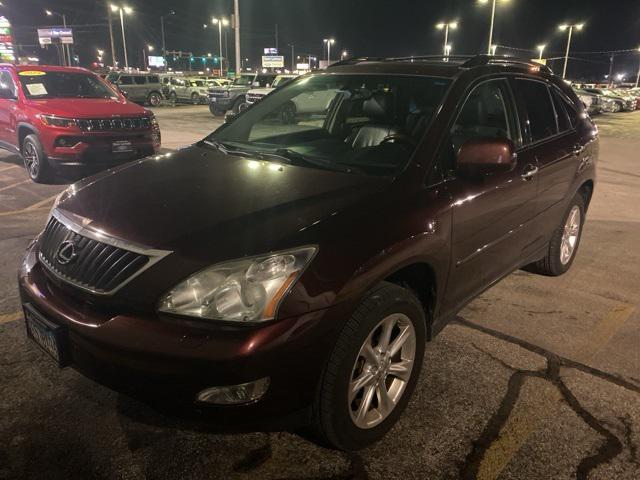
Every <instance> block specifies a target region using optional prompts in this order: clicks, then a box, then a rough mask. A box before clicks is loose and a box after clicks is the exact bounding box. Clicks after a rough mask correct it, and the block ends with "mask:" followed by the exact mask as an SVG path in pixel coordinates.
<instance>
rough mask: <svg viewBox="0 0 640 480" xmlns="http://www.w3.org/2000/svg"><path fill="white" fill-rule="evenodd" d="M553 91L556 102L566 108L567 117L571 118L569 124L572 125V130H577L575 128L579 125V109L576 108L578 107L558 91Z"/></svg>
mask: <svg viewBox="0 0 640 480" xmlns="http://www.w3.org/2000/svg"><path fill="white" fill-rule="evenodd" d="M551 91H552V92H553V97H554V102H556V103H559V104H560V105H562V106H563V107H564V110H565V112H566V113H567V116H568V117H569V124H570V125H571V127H570V128H575V126H576V125H577V124H578V109H577V108H576V106H575V105H574V104H573V102H572V101H570V100H569V99H568V98H567V97H566V96H565V95H563V94H562V93H560V92H559V91H558V90H556V89H555V88H554V89H552V90H551Z"/></svg>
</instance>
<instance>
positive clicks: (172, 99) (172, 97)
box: [169, 92, 178, 105]
mask: <svg viewBox="0 0 640 480" xmlns="http://www.w3.org/2000/svg"><path fill="white" fill-rule="evenodd" d="M169 101H170V102H171V103H172V104H173V105H175V104H176V103H178V94H177V93H176V92H171V93H170V94H169Z"/></svg>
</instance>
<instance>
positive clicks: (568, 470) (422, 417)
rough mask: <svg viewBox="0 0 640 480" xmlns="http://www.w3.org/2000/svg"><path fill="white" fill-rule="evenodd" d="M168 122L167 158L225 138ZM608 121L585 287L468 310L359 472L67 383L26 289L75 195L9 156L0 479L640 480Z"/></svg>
mask: <svg viewBox="0 0 640 480" xmlns="http://www.w3.org/2000/svg"><path fill="white" fill-rule="evenodd" d="M156 113H157V115H158V118H159V121H160V125H161V128H162V133H163V143H164V146H165V147H166V148H177V147H179V146H180V145H184V144H187V143H190V142H193V141H196V140H198V139H199V138H202V136H204V134H206V133H207V132H209V131H211V130H213V129H214V128H215V127H216V126H217V125H219V124H220V120H219V119H214V118H213V117H212V116H211V115H210V113H209V112H208V109H207V107H206V106H200V107H194V106H185V107H175V108H172V107H163V108H159V109H156ZM596 121H597V122H598V124H599V127H600V129H601V136H602V139H601V156H600V164H599V166H598V180H599V183H598V185H597V187H596V193H595V196H594V198H593V201H592V204H591V207H590V210H589V213H588V218H587V223H586V226H585V230H584V236H583V238H582V243H581V246H580V252H579V254H578V257H577V259H576V261H575V263H574V266H573V268H572V270H571V271H570V272H569V273H567V274H566V275H564V276H562V277H558V278H548V277H540V276H536V275H532V274H529V273H526V272H516V273H514V274H513V275H511V276H510V277H508V278H507V279H506V280H504V281H503V282H501V283H500V284H498V285H496V286H495V287H493V288H492V289H490V290H489V291H487V292H486V293H485V294H483V295H482V296H481V297H479V298H478V299H476V300H475V301H474V302H473V303H471V304H470V305H469V306H468V307H467V308H466V309H465V310H464V311H462V312H461V313H460V315H459V317H458V319H457V320H456V321H455V322H453V323H452V324H451V325H449V326H448V327H447V328H445V330H444V331H443V332H442V333H441V334H440V335H439V336H438V337H437V338H436V339H435V341H433V342H432V343H430V344H429V345H428V346H427V350H426V355H425V360H424V365H423V371H422V377H421V379H420V381H419V384H418V387H417V389H416V392H415V395H414V397H413V399H412V401H411V403H410V405H409V407H408V409H407V410H406V412H405V414H404V415H403V417H402V418H401V420H400V422H399V423H398V424H397V425H396V426H395V427H394V428H393V430H392V431H391V432H390V433H389V434H388V435H387V437H386V438H385V439H384V441H382V442H380V443H378V444H376V445H374V446H372V447H370V448H368V449H366V450H364V451H361V452H358V453H357V454H346V453H342V452H337V451H333V450H327V449H324V448H322V447H320V446H317V445H316V444H314V443H312V442H310V441H308V440H307V439H306V438H305V437H304V436H302V435H299V434H298V433H294V432H253V433H230V432H221V431H219V430H217V429H216V428H215V427H214V426H211V425H207V426H204V425H198V424H194V423H192V422H187V421H184V420H177V419H174V418H171V417H168V416H164V415H162V414H160V413H158V412H155V411H154V410H152V409H151V408H150V407H148V406H146V405H144V404H142V403H139V402H137V401H134V400H132V399H130V398H128V397H126V396H124V395H121V394H118V393H115V392H113V391H110V390H108V389H106V388H104V387H102V386H100V385H98V384H96V383H94V382H92V381H90V380H87V379H85V378H84V377H82V376H80V375H79V374H77V373H76V372H75V371H73V370H71V369H65V370H59V369H57V367H55V366H54V365H53V363H52V362H51V361H50V359H49V358H48V357H47V356H46V354H44V353H43V352H41V351H40V350H39V349H38V348H37V347H36V346H35V345H34V344H33V343H32V342H30V341H28V340H27V338H26V335H25V329H24V324H23V320H22V314H21V313H20V303H19V299H18V295H17V288H16V281H15V277H16V271H17V269H18V265H19V262H20V260H21V255H22V252H23V250H24V248H25V246H26V245H27V243H28V241H29V240H30V239H31V238H32V237H33V236H34V235H35V234H37V232H38V231H39V230H40V229H41V228H42V226H43V222H44V221H45V219H46V216H47V213H48V211H49V208H50V206H51V203H52V202H53V199H54V197H55V195H56V194H57V193H58V192H60V191H61V190H62V189H63V188H64V185H63V184H60V185H51V186H44V185H35V184H33V183H31V182H30V181H28V180H27V176H26V174H25V172H24V170H23V169H22V168H21V166H20V165H21V163H20V159H19V158H18V157H17V156H15V155H9V154H6V153H1V154H0V386H1V389H0V391H1V392H2V395H0V438H1V439H2V445H1V446H0V478H1V479H18V478H46V479H48V480H51V479H58V478H60V479H76V478H78V479H88V478H105V479H106V478H109V479H112V478H113V479H116V478H118V479H120V478H122V479H143V478H149V479H178V478H179V479H205V478H211V479H218V478H221V479H240V478H260V479H324V478H330V479H395V478H398V479H413V478H416V479H431V478H434V479H446V478H451V479H454V478H464V479H471V478H479V479H498V478H499V479H547V478H548V479H569V478H578V479H586V478H589V479H629V480H631V479H638V478H640V314H639V313H638V306H639V304H640V275H639V273H640V268H639V266H640V248H638V246H639V245H640V208H639V207H638V206H639V205H640V167H639V163H638V159H639V158H640V157H639V155H638V151H639V150H640V112H637V113H629V114H619V115H607V116H601V117H598V118H597V119H596ZM292 361H295V359H292Z"/></svg>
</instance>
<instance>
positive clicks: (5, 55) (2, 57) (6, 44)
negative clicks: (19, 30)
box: [0, 16, 16, 62]
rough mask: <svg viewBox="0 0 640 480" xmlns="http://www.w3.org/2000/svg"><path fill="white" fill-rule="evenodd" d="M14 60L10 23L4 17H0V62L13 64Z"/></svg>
mask: <svg viewBox="0 0 640 480" xmlns="http://www.w3.org/2000/svg"><path fill="white" fill-rule="evenodd" d="M15 59H16V56H15V52H14V51H13V32H12V30H11V23H9V20H7V18H6V17H2V16H0V61H4V62H13V61H15Z"/></svg>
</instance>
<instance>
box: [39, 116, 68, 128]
mask: <svg viewBox="0 0 640 480" xmlns="http://www.w3.org/2000/svg"><path fill="white" fill-rule="evenodd" d="M40 120H42V123H44V124H45V125H49V126H51V127H61V128H72V127H75V126H76V125H77V124H76V121H75V119H73V118H65V117H57V116H55V115H40Z"/></svg>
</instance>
